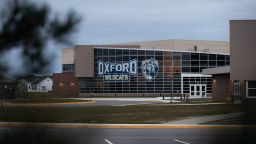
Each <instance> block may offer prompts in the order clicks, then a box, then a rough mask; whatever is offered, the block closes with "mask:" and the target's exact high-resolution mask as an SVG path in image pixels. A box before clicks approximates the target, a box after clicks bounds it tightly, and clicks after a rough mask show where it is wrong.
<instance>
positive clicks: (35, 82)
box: [31, 76, 52, 84]
mask: <svg viewBox="0 0 256 144" xmlns="http://www.w3.org/2000/svg"><path fill="white" fill-rule="evenodd" d="M48 77H49V78H52V77H51V76H41V77H38V78H37V79H35V80H34V81H33V82H32V83H31V84H37V83H39V82H41V81H43V80H44V79H46V78H48Z"/></svg>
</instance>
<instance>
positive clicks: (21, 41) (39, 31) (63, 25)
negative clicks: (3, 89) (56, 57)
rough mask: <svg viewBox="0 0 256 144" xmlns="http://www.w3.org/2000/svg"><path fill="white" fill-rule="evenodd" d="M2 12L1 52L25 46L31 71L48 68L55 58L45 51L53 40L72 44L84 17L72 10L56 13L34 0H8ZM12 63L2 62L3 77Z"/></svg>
mask: <svg viewBox="0 0 256 144" xmlns="http://www.w3.org/2000/svg"><path fill="white" fill-rule="evenodd" d="M1 9H2V11H1V12H0V54H1V53H3V52H5V51H9V50H11V49H14V48H19V49H22V56H23V58H24V59H23V60H26V70H27V71H26V72H27V74H33V73H38V72H40V71H42V70H44V69H45V68H46V67H47V66H48V65H49V64H50V62H51V61H52V60H49V59H47V58H45V57H44V55H43V53H44V50H45V48H46V45H47V43H48V42H49V41H53V42H58V43H65V44H70V43H71V41H70V36H71V34H72V33H73V32H74V31H75V30H76V29H77V27H78V24H79V22H80V21H81V18H80V17H79V16H77V14H76V13H75V12H74V11H69V12H68V14H67V15H66V16H65V17H64V18H59V17H58V16H57V15H55V16H54V15H53V12H52V11H51V9H50V7H49V6H48V5H47V4H45V3H41V4H37V3H36V2H35V1H30V0H6V1H5V2H4V4H3V5H2V8H1ZM7 72H8V67H7V66H6V63H3V62H0V78H3V77H5V76H6V73H7Z"/></svg>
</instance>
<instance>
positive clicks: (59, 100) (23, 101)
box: [5, 98, 88, 104]
mask: <svg viewBox="0 0 256 144" xmlns="http://www.w3.org/2000/svg"><path fill="white" fill-rule="evenodd" d="M86 101H88V100H78V99H63V98H30V99H28V98H24V99H22V98H21V99H13V100H5V102H9V103H17V104H27V103H65V102H86Z"/></svg>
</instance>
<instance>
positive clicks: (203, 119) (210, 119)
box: [166, 112, 244, 125]
mask: <svg viewBox="0 0 256 144" xmlns="http://www.w3.org/2000/svg"><path fill="white" fill-rule="evenodd" d="M243 115H244V113H243V112H237V113H229V114H220V115H212V116H201V117H193V118H188V119H182V120H177V121H170V122H168V123H166V124H192V125H197V124H203V123H207V122H213V121H218V120H224V119H230V118H235V117H239V116H243Z"/></svg>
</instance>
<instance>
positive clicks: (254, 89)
mask: <svg viewBox="0 0 256 144" xmlns="http://www.w3.org/2000/svg"><path fill="white" fill-rule="evenodd" d="M247 96H248V97H255V98H256V81H247Z"/></svg>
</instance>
